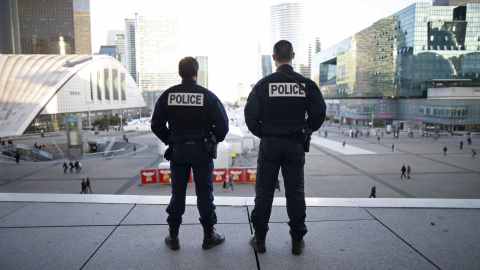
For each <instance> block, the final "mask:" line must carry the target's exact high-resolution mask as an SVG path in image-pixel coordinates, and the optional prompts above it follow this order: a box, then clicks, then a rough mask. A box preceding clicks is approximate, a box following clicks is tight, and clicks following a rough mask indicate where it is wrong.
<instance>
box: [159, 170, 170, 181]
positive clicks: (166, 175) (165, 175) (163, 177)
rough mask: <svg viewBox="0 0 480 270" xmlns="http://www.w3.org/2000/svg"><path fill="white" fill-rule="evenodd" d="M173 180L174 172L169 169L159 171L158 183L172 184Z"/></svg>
mask: <svg viewBox="0 0 480 270" xmlns="http://www.w3.org/2000/svg"><path fill="white" fill-rule="evenodd" d="M171 178H172V172H171V171H170V169H168V168H164V169H158V182H159V183H160V184H162V183H170V181H171Z"/></svg>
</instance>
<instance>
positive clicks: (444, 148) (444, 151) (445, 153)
mask: <svg viewBox="0 0 480 270" xmlns="http://www.w3.org/2000/svg"><path fill="white" fill-rule="evenodd" d="M447 150H448V148H447V146H446V145H445V147H443V155H444V156H446V155H447Z"/></svg>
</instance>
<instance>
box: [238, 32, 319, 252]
mask: <svg viewBox="0 0 480 270" xmlns="http://www.w3.org/2000/svg"><path fill="white" fill-rule="evenodd" d="M294 57H295V53H294V52H293V47H292V44H291V43H290V42H289V41H286V40H281V41H278V42H277V43H276V44H275V46H274V47H273V60H274V61H275V65H276V67H277V72H275V73H273V74H270V75H268V76H266V77H265V78H263V79H261V80H260V81H258V83H257V84H256V85H255V87H254V88H253V89H252V92H251V93H250V95H249V97H248V101H247V105H246V106H245V121H246V123H247V126H248V129H249V130H250V131H251V132H252V133H253V135H255V136H257V137H259V138H261V141H260V150H259V156H258V160H257V182H256V185H255V193H256V196H255V207H254V209H253V211H252V214H251V218H252V224H253V228H254V230H255V232H254V234H253V235H252V236H251V237H250V244H251V245H252V246H253V247H255V250H256V251H257V252H259V253H263V252H265V251H266V247H265V237H266V235H267V231H268V229H269V227H268V222H269V219H270V213H271V210H272V201H273V195H274V192H275V182H276V181H277V179H278V173H279V169H280V168H282V174H283V179H284V181H283V182H284V185H285V197H286V199H287V214H288V217H289V219H290V221H289V222H288V225H289V226H290V236H291V238H292V253H293V254H296V255H299V254H301V253H302V251H303V248H304V246H305V242H304V240H303V236H304V235H305V234H306V233H307V227H306V225H305V217H306V213H305V212H306V205H305V192H304V174H303V167H304V165H305V151H308V149H307V148H308V143H309V139H310V138H309V136H308V135H311V134H312V132H314V131H316V130H318V129H319V128H320V126H321V125H322V124H323V121H324V119H325V113H326V105H325V101H324V99H323V97H322V94H321V92H320V89H319V88H318V86H317V85H316V84H315V83H314V82H313V81H312V80H310V79H307V78H305V77H303V76H302V75H300V74H298V73H296V72H294V71H293V67H292V66H291V64H292V60H293V59H294ZM306 115H307V117H306V119H305V116H306Z"/></svg>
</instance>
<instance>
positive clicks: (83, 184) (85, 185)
mask: <svg viewBox="0 0 480 270" xmlns="http://www.w3.org/2000/svg"><path fill="white" fill-rule="evenodd" d="M82 193H83V194H87V183H85V179H82V191H81V192H80V194H82Z"/></svg>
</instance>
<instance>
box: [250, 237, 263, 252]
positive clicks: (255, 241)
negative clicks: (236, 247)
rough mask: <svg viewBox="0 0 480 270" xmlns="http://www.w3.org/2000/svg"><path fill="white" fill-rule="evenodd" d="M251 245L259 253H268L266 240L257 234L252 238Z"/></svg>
mask: <svg viewBox="0 0 480 270" xmlns="http://www.w3.org/2000/svg"><path fill="white" fill-rule="evenodd" d="M250 245H252V246H253V247H254V248H255V251H257V252H258V253H265V251H267V248H266V247H265V238H259V237H258V236H257V235H255V234H252V236H250Z"/></svg>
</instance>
